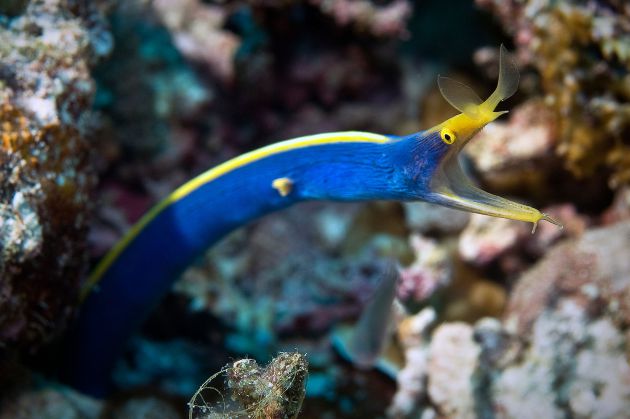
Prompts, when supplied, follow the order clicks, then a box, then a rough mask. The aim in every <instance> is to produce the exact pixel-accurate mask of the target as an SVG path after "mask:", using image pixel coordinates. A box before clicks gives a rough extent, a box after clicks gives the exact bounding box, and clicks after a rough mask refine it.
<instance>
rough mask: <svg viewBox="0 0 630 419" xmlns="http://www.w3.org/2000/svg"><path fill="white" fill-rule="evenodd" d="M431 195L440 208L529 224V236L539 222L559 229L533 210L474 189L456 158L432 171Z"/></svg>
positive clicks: (556, 222) (559, 224)
mask: <svg viewBox="0 0 630 419" xmlns="http://www.w3.org/2000/svg"><path fill="white" fill-rule="evenodd" d="M431 194H432V199H431V201H433V202H435V203H437V204H440V205H444V206H447V207H451V208H455V209H459V210H464V211H469V212H475V213H478V214H484V215H489V216H493V217H501V218H507V219H510V220H518V221H525V222H529V223H532V224H533V229H532V233H533V232H535V231H536V226H537V225H538V222H539V221H541V220H542V221H547V222H549V223H552V224H555V225H557V226H558V227H560V228H563V227H562V224H561V223H560V222H558V221H557V220H555V219H553V218H551V217H550V216H548V215H547V214H545V213H543V212H540V211H538V210H537V209H536V208H532V207H530V206H527V205H523V204H519V203H518V202H514V201H510V200H509V199H506V198H502V197H500V196H497V195H493V194H491V193H489V192H486V191H484V190H482V189H479V188H478V187H476V186H475V185H474V184H473V183H472V182H471V181H470V180H469V179H468V177H467V176H466V175H465V174H464V173H463V171H462V169H461V167H460V165H459V162H458V161H457V157H456V156H453V157H452V161H447V162H445V164H443V165H442V166H441V167H440V168H439V169H438V170H437V171H436V174H435V176H434V178H433V179H432V182H431Z"/></svg>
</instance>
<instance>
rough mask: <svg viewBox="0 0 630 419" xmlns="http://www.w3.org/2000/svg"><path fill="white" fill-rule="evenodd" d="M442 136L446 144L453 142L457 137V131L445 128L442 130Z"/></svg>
mask: <svg viewBox="0 0 630 419" xmlns="http://www.w3.org/2000/svg"><path fill="white" fill-rule="evenodd" d="M440 138H442V141H444V142H445V143H446V144H453V143H454V142H455V139H456V137H455V133H454V132H453V131H451V130H450V129H448V128H443V129H442V131H440Z"/></svg>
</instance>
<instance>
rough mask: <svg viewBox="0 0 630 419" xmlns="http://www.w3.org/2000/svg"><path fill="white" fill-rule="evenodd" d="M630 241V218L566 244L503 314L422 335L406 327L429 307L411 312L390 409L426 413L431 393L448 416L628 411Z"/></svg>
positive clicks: (524, 278) (531, 274)
mask: <svg viewBox="0 0 630 419" xmlns="http://www.w3.org/2000/svg"><path fill="white" fill-rule="evenodd" d="M628 246H630V222H628V221H625V222H621V223H618V224H615V225H614V226H609V227H605V228H598V229H590V230H586V232H585V233H584V234H583V235H582V237H581V238H579V239H576V240H573V241H564V242H560V243H558V244H556V245H555V246H553V247H552V248H551V249H550V250H549V251H548V252H547V253H546V254H545V256H544V257H543V259H542V260H540V261H539V262H538V263H537V264H536V265H534V266H533V267H532V268H530V269H529V270H527V271H526V272H524V273H523V274H522V275H521V276H520V278H519V279H518V281H517V283H516V286H515V288H514V290H513V293H512V294H511V296H510V300H509V303H508V306H507V309H506V312H505V315H504V318H503V320H502V321H499V320H497V319H492V318H486V319H481V320H479V321H478V322H477V323H476V324H475V325H474V326H470V325H468V324H463V323H444V324H442V325H440V326H438V327H437V328H436V330H435V331H434V332H433V334H432V335H431V336H430V338H429V337H427V333H426V328H424V329H422V330H424V332H423V333H424V334H423V335H421V336H422V338H420V339H419V338H410V336H413V334H410V333H408V332H406V330H408V329H409V327H408V322H409V321H410V320H411V319H414V318H416V317H418V316H419V315H417V316H413V317H408V318H407V319H405V320H403V321H402V322H401V323H400V326H399V335H400V336H401V339H400V340H401V342H402V345H403V347H404V350H405V353H406V364H405V367H404V368H403V370H402V371H401V374H400V376H399V380H398V385H399V389H398V393H397V396H396V398H395V399H394V404H393V405H392V408H391V409H390V416H392V417H417V416H414V415H419V414H420V412H422V408H421V405H422V403H423V401H425V400H426V402H427V403H429V404H430V405H431V406H433V407H435V408H436V410H437V413H438V414H439V415H442V416H444V417H490V416H491V415H497V416H498V417H521V416H522V414H523V412H527V413H528V415H529V414H533V415H536V416H539V417H598V418H617V417H624V416H625V413H626V412H627V411H628V409H629V408H630V379H629V377H630V361H629V360H628V356H627V345H628V342H627V339H628V333H627V328H628V326H629V325H630V317H629V315H630V309H629V307H630V306H629V305H628V302H629V301H630V281H629V280H628V275H627V272H629V271H630V260H629V259H628V258H627V257H625V253H626V252H627V248H628ZM410 354H418V355H417V356H416V358H412V357H411V356H410ZM412 359H413V360H414V363H413V364H411V361H412ZM411 371H413V374H412V375H410V376H409V377H413V379H410V378H408V377H407V375H406V374H408V373H409V374H411V373H410V372H411ZM425 383H426V385H425Z"/></svg>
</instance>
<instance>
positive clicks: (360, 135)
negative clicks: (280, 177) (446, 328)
mask: <svg viewBox="0 0 630 419" xmlns="http://www.w3.org/2000/svg"><path fill="white" fill-rule="evenodd" d="M388 141H389V138H388V137H386V136H384V135H379V134H372V133H369V132H359V131H347V132H332V133H326V134H316V135H309V136H305V137H299V138H294V139H292V140H287V141H282V142H279V143H275V144H271V145H268V146H266V147H262V148H259V149H257V150H253V151H250V152H249V153H245V154H241V155H240V156H238V157H235V158H233V159H231V160H228V161H226V162H225V163H222V164H220V165H218V166H216V167H214V168H212V169H210V170H208V171H206V172H204V173H202V174H200V175H199V176H197V177H195V178H193V179H191V180H190V181H188V182H186V183H185V184H183V185H182V186H180V187H179V188H177V189H176V190H175V191H173V192H172V193H171V194H170V195H168V196H167V197H166V198H164V199H163V200H162V201H160V202H159V203H158V204H157V205H155V206H154V207H153V208H151V210H150V211H149V212H147V213H146V214H145V215H144V216H142V218H141V219H140V220H139V221H138V222H137V223H136V224H134V225H133V226H132V227H131V228H130V229H129V231H128V232H127V233H126V234H125V235H124V236H123V238H122V239H120V240H119V241H118V243H116V245H115V246H114V247H113V248H112V249H111V250H110V251H109V252H108V253H107V254H106V255H105V257H104V258H103V259H101V261H100V262H99V263H98V265H97V266H96V268H95V269H94V271H92V273H91V274H90V276H89V277H88V280H87V281H86V283H85V284H84V285H83V288H82V289H81V292H80V299H81V300H84V299H85V297H87V295H88V294H89V292H90V290H91V289H92V287H93V286H94V285H96V283H97V282H98V281H99V279H100V278H101V277H102V276H103V274H104V273H105V271H107V269H108V268H109V267H110V266H111V265H112V263H113V262H114V261H115V260H116V258H117V257H118V256H119V255H120V254H121V253H122V251H123V250H124V249H125V248H126V247H127V246H128V245H129V243H131V242H132V241H133V239H134V238H136V236H138V234H139V233H140V232H141V231H142V229H144V228H145V227H146V226H147V224H149V223H150V222H151V221H152V220H153V219H155V217H157V216H158V215H159V214H160V213H161V212H162V211H163V210H164V209H165V208H167V207H168V206H169V205H171V204H173V203H174V202H177V201H179V200H180V199H182V198H184V197H185V196H186V195H188V194H190V193H191V192H193V191H194V190H196V189H198V188H199V187H201V186H203V185H205V184H207V183H208V182H211V181H212V180H214V179H216V178H218V177H219V176H222V175H224V174H226V173H228V172H231V171H232V170H235V169H238V168H239V167H242V166H244V165H246V164H249V163H252V162H255V161H257V160H260V159H263V158H265V157H268V156H271V155H273V154H278V153H282V152H285V151H290V150H295V149H298V148H304V147H311V146H317V145H324V144H331V143H352V142H367V143H386V142H388Z"/></svg>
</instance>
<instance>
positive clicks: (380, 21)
mask: <svg viewBox="0 0 630 419" xmlns="http://www.w3.org/2000/svg"><path fill="white" fill-rule="evenodd" d="M310 2H311V3H312V4H315V5H317V6H318V7H319V9H320V10H321V11H322V12H323V13H325V14H328V15H330V16H332V17H333V18H334V19H335V22H336V23H337V24H338V25H339V26H346V25H349V24H353V25H354V26H355V27H356V28H357V29H359V30H363V31H366V32H369V33H371V34H372V35H375V36H381V37H386V36H398V37H406V36H408V32H407V28H406V25H405V23H406V21H407V19H409V17H410V16H411V12H412V5H411V3H410V2H408V1H407V0H393V1H390V2H389V3H388V4H385V5H380V6H379V5H376V4H374V3H373V2H372V1H368V0H359V1H352V0H310Z"/></svg>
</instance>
